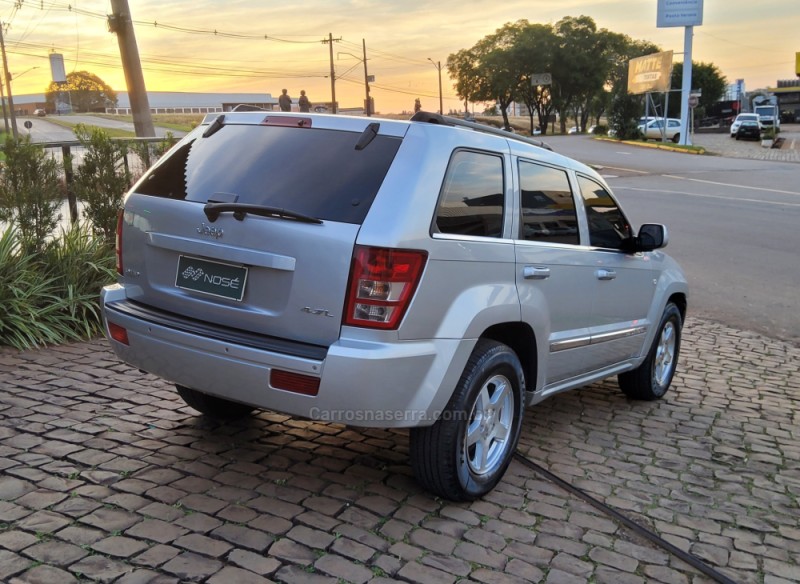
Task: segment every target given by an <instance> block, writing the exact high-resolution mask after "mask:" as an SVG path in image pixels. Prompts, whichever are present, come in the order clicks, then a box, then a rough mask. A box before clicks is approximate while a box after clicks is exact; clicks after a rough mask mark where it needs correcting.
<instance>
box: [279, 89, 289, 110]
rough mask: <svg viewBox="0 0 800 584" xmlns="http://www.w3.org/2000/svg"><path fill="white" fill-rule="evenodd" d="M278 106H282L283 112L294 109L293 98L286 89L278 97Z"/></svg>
mask: <svg viewBox="0 0 800 584" xmlns="http://www.w3.org/2000/svg"><path fill="white" fill-rule="evenodd" d="M278 106H279V107H280V108H281V111H282V112H290V111H292V98H291V97H289V94H288V93H287V92H286V90H285V89H284V90H283V92H282V93H281V96H280V97H279V98H278Z"/></svg>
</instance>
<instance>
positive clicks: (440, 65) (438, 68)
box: [428, 57, 444, 115]
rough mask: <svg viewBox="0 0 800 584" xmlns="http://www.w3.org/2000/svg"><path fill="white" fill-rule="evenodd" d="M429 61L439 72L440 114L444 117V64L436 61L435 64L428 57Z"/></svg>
mask: <svg viewBox="0 0 800 584" xmlns="http://www.w3.org/2000/svg"><path fill="white" fill-rule="evenodd" d="M428 61H430V62H431V63H432V64H433V66H434V67H436V70H437V71H439V113H440V114H441V115H444V105H443V103H442V62H441V61H436V62H435V63H434V61H433V59H431V58H430V57H428Z"/></svg>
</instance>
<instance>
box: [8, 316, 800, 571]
mask: <svg viewBox="0 0 800 584" xmlns="http://www.w3.org/2000/svg"><path fill="white" fill-rule="evenodd" d="M799 368H800V349H798V348H796V347H792V346H790V345H787V344H783V343H780V342H777V341H773V340H770V339H767V338H763V337H760V336H757V335H754V334H751V333H747V332H741V331H737V330H733V329H730V328H726V327H724V326H722V325H717V324H711V323H708V322H704V321H701V320H697V319H689V321H688V323H687V326H686V328H685V337H684V345H683V356H682V361H681V365H680V370H679V373H678V375H677V377H676V379H675V382H674V384H673V389H672V390H671V391H670V393H668V394H667V396H666V397H665V399H663V400H661V401H659V402H655V403H641V402H633V401H628V400H626V399H625V398H624V397H623V396H622V394H621V393H620V392H619V391H618V389H617V388H616V385H615V383H614V382H612V381H606V382H603V383H601V384H595V385H593V386H591V387H587V388H585V389H583V390H580V391H574V392H571V393H566V394H561V395H558V396H555V397H553V398H551V399H549V400H547V401H545V402H544V403H542V404H540V405H538V406H536V407H535V408H532V409H530V410H529V411H528V412H527V418H526V423H525V428H524V430H523V435H522V441H521V446H520V450H521V452H522V453H524V454H525V455H526V456H528V457H529V458H531V459H532V460H534V461H536V462H538V463H540V464H541V465H543V466H545V467H546V468H548V469H549V470H551V471H552V472H553V473H555V474H557V475H559V476H561V477H562V478H564V479H566V480H568V481H569V482H571V483H573V484H574V485H576V486H578V487H580V488H582V489H585V490H586V491H588V492H590V493H591V494H592V495H593V496H595V497H596V498H599V499H600V500H603V501H605V502H606V503H608V504H610V505H612V506H614V507H615V508H617V509H619V510H621V511H622V512H623V513H625V514H626V515H628V516H629V517H630V518H632V519H634V520H636V521H638V522H640V523H641V524H643V525H646V526H648V527H649V528H651V529H653V530H654V531H655V532H657V533H659V534H660V535H662V536H663V537H664V538H665V539H667V540H668V541H669V542H671V543H673V544H674V545H676V546H677V547H679V548H682V549H684V550H688V551H691V552H692V553H693V554H695V555H696V556H698V557H699V558H702V559H703V560H704V561H706V562H707V563H708V564H709V565H711V566H714V567H716V568H718V569H719V570H721V571H722V572H723V573H725V574H726V575H727V576H728V577H729V578H731V579H733V580H734V581H736V582H743V583H753V584H755V583H759V584H760V583H764V584H781V583H787V582H798V581H800V510H798V497H799V496H800V444H799V443H798V438H800V430H798V428H800V400H798V396H800V371H799ZM407 450H408V444H407V432H405V431H386V430H364V429H353V428H348V427H346V426H341V425H334V424H322V423H315V422H310V421H304V420H299V419H292V418H289V417H286V416H283V415H278V414H274V413H266V412H264V413H260V414H259V415H257V416H254V417H252V418H250V419H248V420H246V421H242V422H237V423H229V424H223V425H220V424H214V423H211V422H209V421H207V420H205V419H204V418H202V417H200V416H198V415H196V414H195V412H194V411H193V410H191V409H189V408H188V407H186V406H184V405H183V403H182V402H181V401H180V400H179V398H178V396H177V394H176V393H175V392H174V391H173V390H172V388H171V387H170V386H169V385H168V384H167V383H165V382H163V381H161V380H158V379H156V378H153V377H152V376H148V375H144V374H141V373H140V372H138V371H136V370H133V369H131V368H130V367H128V366H126V365H123V364H120V363H119V362H118V361H117V360H116V359H115V358H114V357H113V355H112V354H111V353H110V352H109V351H108V350H107V348H106V343H105V342H104V341H102V340H97V341H94V342H89V343H79V344H71V345H66V346H61V347H54V348H50V349H44V350H39V351H29V352H24V353H17V352H14V351H10V350H7V349H6V350H0V581H2V582H7V583H17V582H31V583H42V584H46V583H52V584H63V583H67V582H72V581H99V582H112V581H113V582H121V583H136V584H144V583H168V582H206V583H208V584H230V583H234V584H238V583H242V584H249V583H258V582H269V581H274V582H312V583H313V582H356V583H363V582H368V581H369V582H373V583H376V584H378V583H380V582H386V581H391V580H395V581H397V580H399V581H404V582H422V583H436V584H440V583H445V584H449V583H453V582H457V581H460V582H493V583H505V582H547V583H548V584H561V583H571V582H596V583H637V582H657V583H665V584H672V583H678V584H689V583H693V584H696V583H705V582H709V581H710V580H709V579H708V578H707V577H705V576H701V575H700V574H699V573H698V572H697V571H695V570H694V569H693V568H691V567H690V566H688V565H687V564H685V563H683V562H681V561H680V560H677V559H676V558H675V557H673V556H671V555H669V554H667V553H666V552H664V551H663V550H661V549H660V548H656V547H654V546H653V545H652V544H650V543H648V542H646V541H645V540H642V539H639V538H638V537H636V536H634V535H633V534H631V533H630V532H627V531H626V530H625V529H623V528H621V527H620V526H619V525H618V524H616V523H615V522H614V521H612V520H611V519H609V518H608V517H607V516H604V515H603V514H601V513H599V512H598V511H597V510H595V509H594V508H593V507H590V506H588V505H587V504H585V503H583V502H582V501H580V500H579V499H577V498H575V497H573V496H572V495H569V494H567V493H566V492H565V491H563V490H561V489H560V488H558V487H557V486H555V485H554V484H552V483H549V482H547V481H546V480H544V479H543V478H541V477H540V476H537V475H536V474H534V473H533V472H532V471H530V470H528V469H527V468H526V467H524V466H523V465H521V464H519V463H517V462H516V461H515V462H514V463H512V466H511V467H510V469H509V472H508V473H507V475H506V477H505V479H504V480H503V481H502V483H501V484H500V486H499V487H498V488H497V489H496V490H495V491H494V492H493V493H491V494H490V495H489V496H487V497H486V498H484V499H483V500H481V501H477V502H473V503H469V504H453V503H449V502H446V501H442V500H439V499H437V498H434V497H431V496H430V495H428V494H426V493H424V492H421V491H420V489H419V488H418V487H417V486H416V484H415V482H414V481H413V479H412V478H411V476H410V471H409V465H408V460H407Z"/></svg>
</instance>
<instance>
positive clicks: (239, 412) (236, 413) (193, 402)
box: [175, 384, 253, 420]
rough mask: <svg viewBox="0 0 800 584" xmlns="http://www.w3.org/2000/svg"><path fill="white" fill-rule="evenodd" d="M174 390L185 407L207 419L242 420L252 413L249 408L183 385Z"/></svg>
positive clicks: (251, 409) (176, 386)
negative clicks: (192, 409) (184, 403)
mask: <svg viewBox="0 0 800 584" xmlns="http://www.w3.org/2000/svg"><path fill="white" fill-rule="evenodd" d="M175 389H177V390H178V395H180V396H181V398H183V401H185V402H186V405H187V406H189V407H192V408H194V409H196V410H197V411H198V412H200V413H201V414H205V415H206V416H208V417H209V418H217V419H219V420H235V419H237V418H243V417H245V416H247V415H248V414H250V413H251V412H252V411H253V408H252V407H251V406H247V405H245V404H240V403H239V402H233V401H229V400H227V399H223V398H221V397H216V396H213V395H208V394H207V393H202V392H200V391H197V390H196V389H191V388H189V387H186V386H183V385H177V384H176V385H175Z"/></svg>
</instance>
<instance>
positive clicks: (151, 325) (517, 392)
mask: <svg viewBox="0 0 800 584" xmlns="http://www.w3.org/2000/svg"><path fill="white" fill-rule="evenodd" d="M667 241H668V235H667V229H666V228H665V227H664V226H663V225H660V224H651V223H646V224H644V225H642V226H641V227H640V228H639V230H638V232H637V231H635V230H634V228H633V226H632V225H631V223H630V221H629V219H628V218H627V216H626V215H625V213H624V212H623V211H622V209H621V208H620V206H619V203H618V202H617V201H616V199H615V198H614V196H613V194H612V193H611V189H610V188H609V187H608V185H607V184H606V183H605V181H604V180H603V178H602V177H601V176H600V175H599V174H597V172H595V171H594V170H592V169H591V168H590V167H588V166H586V165H584V164H581V163H579V162H576V161H574V160H571V159H569V158H566V157H564V156H561V155H558V154H555V153H553V152H551V151H550V150H549V149H548V148H546V147H545V145H543V144H542V143H541V142H539V141H538V140H534V139H532V138H526V137H522V136H520V135H516V134H510V133H508V132H505V131H503V130H500V129H495V128H489V127H486V126H480V125H479V124H476V123H470V122H465V121H463V120H460V119H457V118H450V117H443V116H440V115H437V114H431V113H425V112H419V113H417V114H416V115H415V116H414V117H413V118H412V119H411V120H408V121H399V120H385V119H378V118H374V117H373V118H364V117H347V116H330V115H324V114H322V115H317V114H313V113H309V114H302V115H298V114H297V113H273V112H267V113H264V112H230V113H225V114H210V115H208V116H206V119H205V120H204V121H203V123H202V124H201V125H200V126H198V127H197V128H195V129H194V130H193V131H192V132H190V133H189V134H188V135H187V136H186V137H184V138H183V139H182V140H181V141H180V142H179V143H178V144H177V145H175V146H174V147H173V148H172V149H171V150H170V151H169V152H168V153H167V154H166V155H165V157H163V158H162V159H161V160H160V161H159V163H158V164H157V165H155V166H154V167H153V168H151V169H150V170H149V171H148V172H147V174H145V175H144V176H143V177H142V178H141V179H140V180H139V181H138V182H137V183H136V184H135V185H134V186H133V187H132V188H131V190H130V192H128V193H127V195H126V197H125V201H124V210H123V212H122V213H121V214H120V217H119V224H118V230H117V242H118V245H117V261H118V265H117V271H118V273H119V281H118V283H116V284H114V285H111V286H107V287H105V288H104V289H103V292H102V313H103V319H104V324H105V330H106V334H107V336H108V338H109V341H110V344H111V347H112V348H113V350H114V351H115V353H116V354H117V355H118V356H119V357H120V358H121V359H122V360H124V361H125V362H127V363H129V364H130V365H131V366H132V367H133V368H134V370H143V371H148V372H150V373H153V374H155V375H157V376H160V377H162V378H164V379H166V380H168V381H170V382H172V383H174V384H175V386H176V389H177V391H178V394H179V395H180V396H181V397H182V398H183V400H184V401H185V402H186V403H187V404H188V405H189V406H191V407H192V408H194V409H195V410H197V411H199V412H201V413H203V414H206V415H208V416H214V417H219V418H232V417H239V416H245V415H248V414H249V413H250V412H251V411H252V410H253V409H254V408H263V409H268V410H275V411H279V412H285V413H288V414H291V415H294V416H300V417H304V418H311V419H314V420H319V421H321V422H334V423H342V424H348V425H351V426H373V427H410V428H411V430H410V452H409V454H410V459H411V466H412V469H413V471H414V474H415V475H416V477H417V479H418V481H419V482H420V483H421V484H422V485H423V486H424V487H425V488H427V489H428V490H430V491H432V492H433V493H436V494H438V495H440V496H443V497H446V498H449V499H453V500H471V499H475V498H477V497H480V496H482V495H484V494H486V493H487V492H489V491H490V490H491V489H492V488H493V487H494V486H495V485H496V484H497V482H498V481H499V480H500V479H501V478H502V476H503V473H504V472H505V470H506V468H507V467H508V465H509V463H510V461H511V457H512V455H513V453H514V451H515V449H516V446H517V443H518V440H519V436H520V431H521V428H522V419H523V415H524V409H525V407H526V406H533V405H535V404H537V403H538V402H540V401H542V400H544V399H545V398H547V397H549V396H552V395H555V394H557V393H559V392H562V391H565V390H569V389H573V388H577V387H580V386H584V385H586V384H589V383H593V382H596V381H599V380H601V379H604V378H606V377H610V376H617V378H618V383H619V386H620V388H621V390H622V391H623V392H624V393H625V394H626V395H627V396H629V397H630V398H634V399H645V400H653V399H658V398H660V397H662V396H663V395H664V394H665V393H666V391H667V389H668V388H669V386H670V383H671V381H672V378H673V374H674V373H675V369H676V366H677V362H678V353H679V349H680V339H681V325H682V323H683V320H684V316H685V314H686V307H687V294H688V289H687V284H686V279H685V278H684V275H683V273H682V271H681V269H680V267H679V266H678V265H677V263H676V262H675V261H674V260H672V259H671V258H670V257H669V256H667V255H666V254H665V253H663V251H662V250H661V248H663V247H665V246H666V245H667ZM134 370H132V372H133V371H134Z"/></svg>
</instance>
